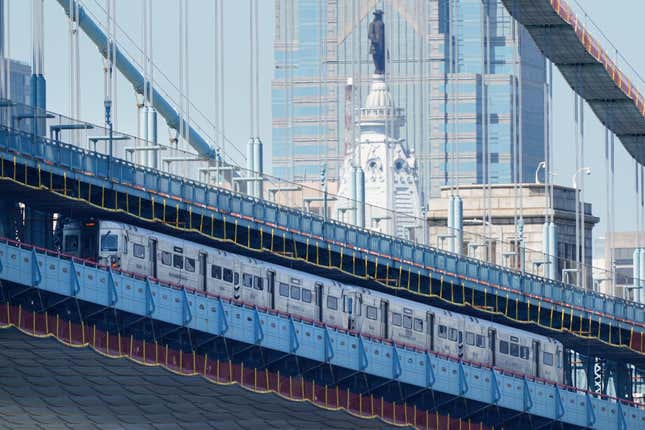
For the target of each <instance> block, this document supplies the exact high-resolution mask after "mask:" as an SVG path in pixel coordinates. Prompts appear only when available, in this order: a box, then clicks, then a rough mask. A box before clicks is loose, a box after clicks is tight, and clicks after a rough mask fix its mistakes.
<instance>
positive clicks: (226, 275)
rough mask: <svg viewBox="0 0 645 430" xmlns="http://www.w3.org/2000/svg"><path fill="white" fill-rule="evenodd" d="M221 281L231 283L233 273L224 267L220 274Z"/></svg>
mask: <svg viewBox="0 0 645 430" xmlns="http://www.w3.org/2000/svg"><path fill="white" fill-rule="evenodd" d="M222 279H224V281H226V282H233V271H232V270H231V269H227V268H226V267H225V268H224V271H223V273H222Z"/></svg>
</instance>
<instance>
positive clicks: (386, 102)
mask: <svg viewBox="0 0 645 430" xmlns="http://www.w3.org/2000/svg"><path fill="white" fill-rule="evenodd" d="M393 107H394V99H393V98H392V94H390V90H389V88H388V87H387V84H386V83H385V80H384V76H383V75H374V78H373V79H372V84H371V85H370V92H369V94H368V95H367V98H366V99H365V109H384V108H393Z"/></svg>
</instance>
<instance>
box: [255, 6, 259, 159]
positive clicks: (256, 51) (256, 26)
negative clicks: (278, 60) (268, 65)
mask: <svg viewBox="0 0 645 430" xmlns="http://www.w3.org/2000/svg"><path fill="white" fill-rule="evenodd" d="M253 2H254V5H253V9H254V11H253V12H254V30H255V137H256V138H258V139H259V138H260V25H259V18H258V14H259V10H258V0H253ZM256 168H257V166H256Z"/></svg>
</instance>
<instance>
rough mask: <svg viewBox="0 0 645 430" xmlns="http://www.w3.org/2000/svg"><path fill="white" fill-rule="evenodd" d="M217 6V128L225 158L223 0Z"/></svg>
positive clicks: (218, 1)
mask: <svg viewBox="0 0 645 430" xmlns="http://www.w3.org/2000/svg"><path fill="white" fill-rule="evenodd" d="M216 1H217V3H218V4H219V16H218V19H219V22H218V25H217V27H218V28H219V39H218V42H219V49H218V54H219V58H218V62H219V115H220V117H219V121H218V122H219V128H220V134H221V144H222V146H221V147H222V158H224V157H225V156H226V120H225V111H224V100H226V97H225V94H224V0H216Z"/></svg>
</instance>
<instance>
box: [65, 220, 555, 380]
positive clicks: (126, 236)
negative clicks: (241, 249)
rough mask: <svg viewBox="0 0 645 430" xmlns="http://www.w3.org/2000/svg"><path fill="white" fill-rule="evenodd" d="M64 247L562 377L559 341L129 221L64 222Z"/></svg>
mask: <svg viewBox="0 0 645 430" xmlns="http://www.w3.org/2000/svg"><path fill="white" fill-rule="evenodd" d="M62 246H63V252H65V253H67V254H71V255H74V256H77V257H80V258H86V259H90V260H93V261H96V262H98V263H100V264H105V265H109V266H112V267H114V268H120V269H122V270H125V271H128V272H132V273H138V274H141V275H147V276H151V277H153V278H156V279H158V280H160V281H167V282H171V283H174V284H181V285H185V286H188V287H191V288H197V289H201V290H203V291H207V292H210V293H213V294H215V295H218V296H220V297H223V298H231V299H235V300H239V301H242V302H245V303H247V304H251V305H257V306H262V307H265V308H270V309H275V310H278V311H281V312H284V313H288V314H291V315H294V316H300V317H304V318H307V319H310V320H315V321H319V322H321V323H324V324H328V325H330V326H335V327H340V328H343V329H349V330H355V331H358V332H360V333H362V334H365V335H369V336H373V337H377V338H383V339H390V340H393V341H396V342H400V343H403V344H407V345H411V346H414V347H418V348H421V349H426V350H431V351H435V352H439V353H442V354H446V355H450V356H453V357H458V358H461V359H463V360H467V361H471V362H476V363H481V364H485V365H491V366H495V367H498V368H502V369H507V370H510V371H513V372H517V373H521V374H524V375H532V376H536V377H539V378H543V379H546V380H549V381H553V382H560V383H561V382H562V381H563V368H562V367H563V366H562V357H563V347H562V344H561V343H560V342H558V341H556V340H554V339H551V338H548V337H546V336H540V335H537V334H534V333H530V332H527V331H523V330H518V329H515V328H511V327H507V326H504V325H501V324H496V323H493V322H489V321H485V320H480V319H478V318H474V317H471V316H467V315H461V314H458V313H454V312H450V311H447V310H444V309H440V308H436V307H433V306H428V305H425V304H421V303H416V302H413V301H410V300H406V299H403V298H400V297H395V296H392V295H389V294H383V293H380V292H376V291H372V290H369V289H365V288H362V287H359V286H355V285H348V284H342V283H339V282H336V281H332V280H329V279H325V278H321V277H318V276H315V275H312V274H309V273H305V272H301V271H296V270H293V269H289V268H286V267H283V266H280V265H275V264H269V263H267V262H264V261H260V260H255V259H253V258H249V257H245V256H241V255H237V254H233V253H230V252H225V251H222V250H219V249H216V248H210V247H207V246H204V245H200V244H197V243H194V242H189V241H186V240H182V239H178V238H175V237H171V236H167V235H164V234H159V233H157V232H153V231H150V230H146V229H142V228H138V227H135V226H132V225H128V224H124V223H118V222H112V221H98V220H89V221H85V222H82V223H78V222H74V223H68V224H67V225H65V226H64V228H63V241H62Z"/></svg>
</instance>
